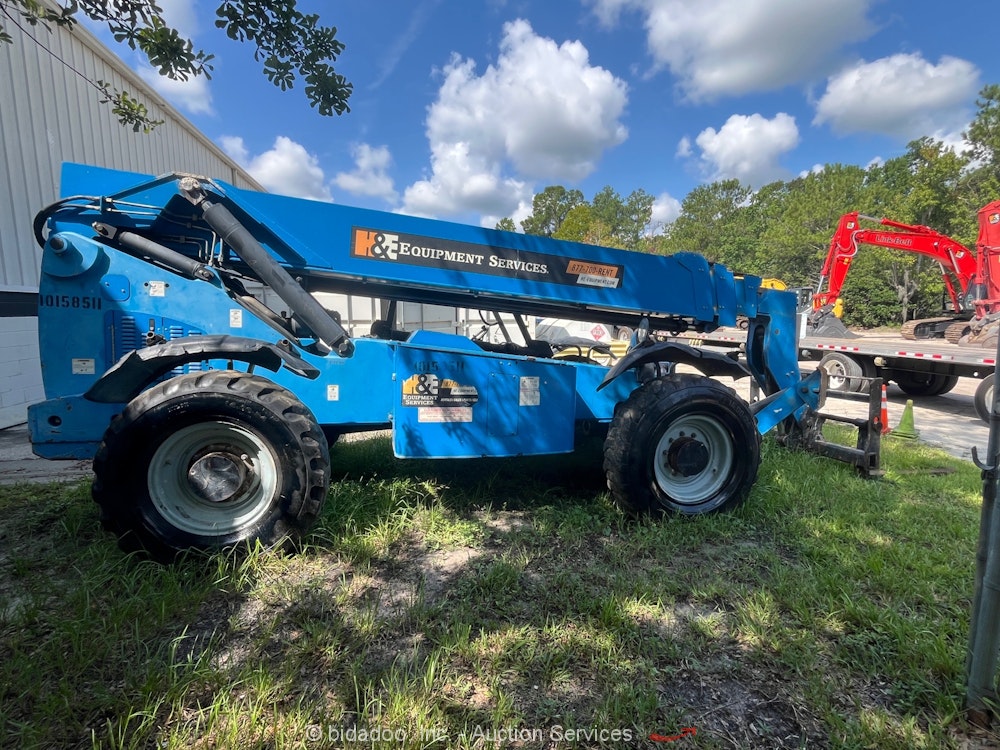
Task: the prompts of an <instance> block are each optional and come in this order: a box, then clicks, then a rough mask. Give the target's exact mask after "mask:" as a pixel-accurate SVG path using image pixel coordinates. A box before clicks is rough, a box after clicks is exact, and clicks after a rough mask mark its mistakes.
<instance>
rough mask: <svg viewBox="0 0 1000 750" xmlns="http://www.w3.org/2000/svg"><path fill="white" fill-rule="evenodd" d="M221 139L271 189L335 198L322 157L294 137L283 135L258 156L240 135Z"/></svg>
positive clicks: (227, 149) (299, 194)
mask: <svg viewBox="0 0 1000 750" xmlns="http://www.w3.org/2000/svg"><path fill="white" fill-rule="evenodd" d="M219 142H220V143H221V144H222V148H223V150H224V151H225V152H226V153H227V154H229V155H230V156H231V157H233V159H235V160H236V161H237V162H239V163H240V164H242V165H243V166H244V167H245V168H246V170H247V172H249V173H250V176H251V177H253V178H254V179H255V180H257V182H259V183H260V184H261V185H263V186H264V188H266V189H267V191H268V192H271V193H277V194H279V195H290V196H293V197H296V198H311V199H312V200H317V201H332V200H333V196H332V195H331V194H330V189H329V188H328V187H327V186H326V178H325V177H324V175H323V169H322V167H320V166H319V160H318V159H317V158H316V156H315V155H313V154H310V153H309V152H308V151H306V150H305V148H304V147H303V146H302V145H301V144H299V143H296V142H295V141H293V140H292V139H291V138H288V137H286V136H283V135H279V136H278V137H277V138H275V139H274V145H273V146H272V147H271V148H270V150H268V151H265V152H264V153H262V154H258V155H257V156H254V157H251V156H250V152H249V151H248V150H247V148H246V145H245V144H244V143H243V139H242V138H240V137H238V136H228V135H227V136H222V137H221V138H220V139H219Z"/></svg>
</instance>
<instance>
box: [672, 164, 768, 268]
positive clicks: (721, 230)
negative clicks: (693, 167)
mask: <svg viewBox="0 0 1000 750" xmlns="http://www.w3.org/2000/svg"><path fill="white" fill-rule="evenodd" d="M751 195H752V191H751V189H750V188H749V187H747V186H744V185H741V184H740V181H739V180H736V179H731V180H720V181H717V182H712V183H709V184H707V185H699V186H698V187H696V188H695V189H694V190H692V191H691V192H690V193H688V194H687V196H686V197H685V198H684V200H683V201H682V202H681V213H680V216H678V217H677V219H676V220H675V221H674V223H673V224H671V225H670V227H669V228H668V229H667V239H666V243H665V245H666V250H667V251H668V252H680V251H688V252H693V253H699V254H700V255H704V256H705V257H706V258H708V259H709V260H710V261H713V262H719V261H724V260H725V259H724V258H723V257H722V256H723V253H721V252H720V248H721V244H722V238H723V237H724V236H727V235H730V234H732V233H733V232H738V231H739V215H740V209H741V207H744V206H746V205H747V202H748V201H749V199H750V196H751ZM734 270H737V271H742V270H743V269H742V268H740V267H735V269H734Z"/></svg>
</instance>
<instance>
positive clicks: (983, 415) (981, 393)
mask: <svg viewBox="0 0 1000 750" xmlns="http://www.w3.org/2000/svg"><path fill="white" fill-rule="evenodd" d="M972 403H973V405H974V406H975V407H976V414H978V415H979V418H980V419H981V420H983V421H984V422H986V423H987V424H989V421H990V415H991V414H992V413H993V373H991V374H989V375H987V376H986V377H985V378H983V379H982V380H980V381H979V385H978V386H976V393H975V394H974V395H973V397H972Z"/></svg>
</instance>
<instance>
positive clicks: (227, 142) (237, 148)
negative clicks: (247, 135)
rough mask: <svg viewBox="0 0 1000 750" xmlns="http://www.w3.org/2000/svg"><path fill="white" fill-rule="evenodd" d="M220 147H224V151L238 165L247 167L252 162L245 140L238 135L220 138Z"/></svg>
mask: <svg viewBox="0 0 1000 750" xmlns="http://www.w3.org/2000/svg"><path fill="white" fill-rule="evenodd" d="M219 145H220V146H222V150H223V151H225V152H226V153H227V154H229V156H231V157H232V158H233V161H235V162H236V163H237V164H240V165H242V166H246V164H247V162H249V161H250V152H249V151H248V150H247V147H246V144H245V143H244V142H243V139H242V138H240V137H239V136H238V135H224V136H222V137H221V138H219Z"/></svg>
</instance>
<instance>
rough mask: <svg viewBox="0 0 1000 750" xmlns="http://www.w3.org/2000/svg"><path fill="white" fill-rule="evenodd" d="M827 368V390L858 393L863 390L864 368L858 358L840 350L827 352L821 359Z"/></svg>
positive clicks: (823, 365) (823, 366) (820, 363)
mask: <svg viewBox="0 0 1000 750" xmlns="http://www.w3.org/2000/svg"><path fill="white" fill-rule="evenodd" d="M819 366H820V367H822V368H823V369H824V370H826V374H827V375H828V376H829V378H828V379H827V390H830V391H836V392H837V393H857V392H859V391H861V390H862V386H863V384H864V381H863V380H862V373H863V370H862V369H861V365H860V364H859V363H858V361H857V360H856V359H854V358H853V357H850V356H848V355H846V354H841V353H840V352H827V353H826V354H824V355H823V359H821V360H820V361H819Z"/></svg>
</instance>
